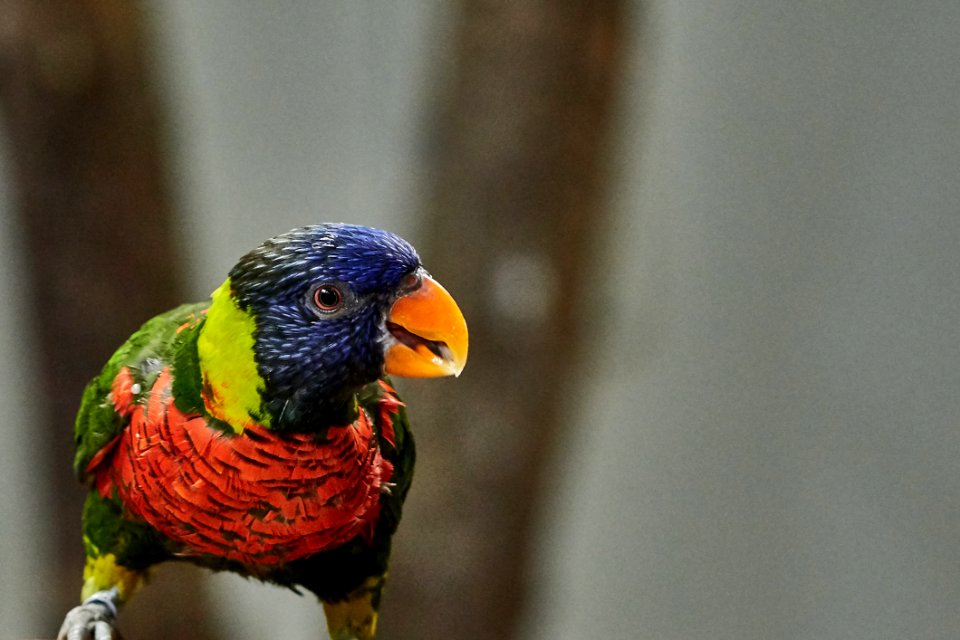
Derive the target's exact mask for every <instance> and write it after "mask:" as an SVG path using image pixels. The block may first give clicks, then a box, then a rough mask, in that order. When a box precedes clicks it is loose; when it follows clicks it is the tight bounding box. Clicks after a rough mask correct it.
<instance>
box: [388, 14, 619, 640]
mask: <svg viewBox="0 0 960 640" xmlns="http://www.w3.org/2000/svg"><path fill="white" fill-rule="evenodd" d="M624 5H625V3H623V2H618V1H617V0H564V1H562V2H543V1H540V0H466V1H465V2H463V3H462V15H461V16H460V22H459V27H458V29H459V31H458V33H457V38H456V44H455V46H456V51H455V54H454V55H455V56H456V61H455V63H454V65H455V67H454V69H453V77H452V78H451V82H450V85H449V86H448V87H447V90H448V91H447V93H446V94H443V95H442V96H441V97H442V102H441V104H442V110H441V112H440V113H439V114H438V119H437V124H436V126H435V129H436V131H437V134H436V135H437V138H436V140H434V141H433V142H434V149H435V154H436V156H435V162H436V166H435V170H434V173H433V180H434V190H433V194H432V200H431V201H430V202H429V203H428V204H429V207H428V217H427V220H426V223H425V228H426V242H423V243H421V244H422V249H423V251H422V253H423V257H424V259H425V263H426V264H427V265H428V267H429V268H430V269H431V270H432V271H433V272H434V273H436V274H438V276H440V279H441V280H442V281H443V282H444V284H445V285H448V286H449V288H450V289H451V291H453V292H454V294H455V295H456V297H457V298H458V300H459V301H460V302H461V303H462V307H463V309H464V312H465V315H466V317H467V320H468V323H469V325H470V330H471V347H470V348H471V353H470V362H469V364H468V366H467V369H466V371H465V373H464V375H463V377H462V378H461V379H460V380H457V381H441V382H438V383H436V384H433V383H432V384H430V385H418V386H416V387H412V386H410V387H408V388H405V393H406V395H407V396H408V397H409V398H410V406H411V407H412V411H413V418H414V420H415V423H414V432H415V434H416V436H417V443H418V448H419V456H418V469H417V480H416V482H415V488H414V491H413V496H412V498H411V500H410V503H409V507H408V511H407V513H408V516H407V522H406V525H407V526H406V528H404V527H401V532H400V537H399V538H398V541H397V547H398V548H397V553H396V556H395V562H394V566H395V571H394V572H393V574H392V575H393V576H394V577H393V578H392V583H391V585H390V588H389V593H388V594H387V597H386V598H385V607H386V609H385V611H384V624H383V637H384V638H387V639H389V638H411V639H413V638H417V639H420V640H422V639H425V638H457V639H458V640H471V639H486V638H498V639H503V638H508V637H510V636H511V635H512V634H513V633H514V631H515V624H516V622H517V618H518V613H519V612H520V611H521V609H522V607H523V605H524V602H525V596H526V593H527V590H528V581H527V576H526V571H525V568H526V565H525V563H526V561H527V560H526V558H527V551H528V547H529V545H530V542H531V537H530V529H531V524H533V522H534V521H535V519H536V515H537V510H538V503H539V501H540V497H541V494H542V491H544V490H548V488H549V486H550V484H551V483H550V482H549V480H548V479H547V478H544V471H545V469H544V463H545V460H546V459H547V455H546V454H548V453H549V452H550V450H551V447H552V446H553V443H554V442H555V441H556V440H557V439H558V438H561V437H562V436H563V434H564V432H565V429H566V428H567V425H566V422H565V419H564V416H563V415H562V414H561V407H562V406H563V405H564V404H566V403H567V402H568V398H569V397H570V396H571V395H575V390H574V389H572V388H571V385H570V380H571V369H572V366H573V365H574V363H575V361H576V359H577V352H578V350H579V344H580V339H579V338H580V330H581V328H582V323H584V322H588V321H589V316H588V313H587V311H586V310H585V309H583V308H582V307H581V306H580V305H579V304H578V300H580V299H581V298H582V296H581V294H582V293H583V292H584V291H585V290H586V288H587V287H589V286H590V283H589V282H586V281H584V277H583V274H584V273H585V272H586V271H587V270H586V269H585V268H584V266H585V265H586V264H589V263H590V262H591V261H592V260H594V252H595V251H596V247H595V246H594V241H593V240H594V237H595V232H596V231H597V230H598V228H599V227H602V225H603V212H604V198H603V195H604V185H605V184H606V178H607V176H606V173H607V172H606V156H607V148H608V142H609V140H608V133H609V130H610V115H611V106H612V103H613V97H614V93H615V89H616V88H617V82H618V80H619V77H620V62H621V49H622V45H623V42H622V40H623V33H622V30H621V25H622V24H623V23H624V18H625V16H624V11H625V7H624ZM418 407H428V408H427V409H423V411H422V412H421V411H419V410H418Z"/></svg>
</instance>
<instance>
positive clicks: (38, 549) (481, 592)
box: [0, 0, 960, 640]
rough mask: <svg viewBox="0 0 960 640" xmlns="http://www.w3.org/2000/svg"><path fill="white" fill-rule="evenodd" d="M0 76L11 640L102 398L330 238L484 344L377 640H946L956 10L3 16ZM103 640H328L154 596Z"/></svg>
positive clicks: (956, 196) (31, 618)
mask: <svg viewBox="0 0 960 640" xmlns="http://www.w3.org/2000/svg"><path fill="white" fill-rule="evenodd" d="M0 65H2V66H0V102H2V116H3V120H2V125H0V299H2V300H3V304H0V354H2V358H3V367H2V368H0V402H2V406H4V407H5V410H6V412H7V413H6V415H7V418H6V419H5V420H4V422H5V426H4V427H3V428H2V433H3V434H4V436H5V441H4V446H3V447H0V469H2V472H0V473H2V475H0V478H2V483H3V491H0V567H2V576H3V579H2V580H0V620H2V626H0V638H32V637H36V638H45V637H53V635H54V634H55V632H56V630H57V628H58V627H59V624H60V620H61V619H62V616H63V614H64V613H65V611H66V610H67V609H68V608H70V607H71V606H73V605H74V604H75V603H76V599H77V596H78V591H79V587H80V574H81V570H82V557H81V544H80V534H79V513H80V504H81V501H82V495H83V491H82V488H81V487H79V486H78V485H77V484H76V482H75V481H74V479H73V475H72V472H71V469H70V465H71V459H72V452H71V451H72V442H71V439H72V415H73V412H74V411H75V410H76V406H77V403H78V399H79V395H80V391H81V389H82V386H83V384H84V383H85V382H86V380H87V379H89V378H90V377H91V376H92V375H94V374H95V373H96V372H97V371H98V369H99V367H100V366H101V365H102V363H103V362H104V361H105V360H106V358H107V357H108V356H109V355H110V353H111V352H112V350H113V349H114V348H115V347H116V346H118V345H119V343H120V342H122V340H123V339H125V338H126V337H127V336H128V335H129V334H130V333H131V332H132V331H133V330H135V329H136V327H137V326H139V324H140V323H141V322H142V321H143V320H144V319H146V318H147V317H149V316H150V315H152V314H154V313H157V312H159V311H162V310H164V309H166V308H169V307H171V306H173V305H175V304H177V303H178V302H181V301H184V300H194V299H202V298H204V297H205V296H207V295H208V294H209V292H210V291H211V290H213V289H214V288H215V287H216V286H217V285H218V284H219V283H220V282H221V281H222V279H223V278H224V276H225V274H226V272H227V271H228V270H229V268H230V266H231V265H232V264H233V262H234V261H235V260H236V259H237V258H238V257H239V256H240V255H242V254H243V253H244V252H246V251H247V250H248V249H250V248H252V247H253V246H256V245H257V244H259V243H260V242H261V241H262V240H263V239H265V238H267V237H269V236H272V235H274V234H276V233H280V232H283V231H286V230H287V229H289V228H292V227H294V226H298V225H303V224H309V223H315V222H320V221H326V220H344V221H350V222H358V223H364V224H369V225H374V226H381V227H386V228H389V229H391V230H394V231H396V232H399V233H400V234H402V235H404V236H405V237H407V238H408V239H410V240H411V241H412V242H413V243H414V244H415V245H416V246H417V247H418V248H419V249H420V252H421V255H422V257H423V258H424V262H425V264H426V265H427V266H428V268H429V269H430V270H431V271H432V272H433V273H434V274H435V275H436V276H437V277H438V278H439V279H440V280H441V281H442V282H444V284H445V285H447V287H448V288H449V289H450V290H451V291H452V292H453V293H454V295H455V296H456V297H457V298H458V300H459V301H460V302H461V303H462V306H463V308H464V311H465V314H466V316H467V318H468V321H469V322H470V328H471V362H470V364H469V366H468V367H467V369H466V371H465V373H464V375H463V376H462V377H461V378H460V379H459V380H442V381H430V382H429V383H424V382H417V381H413V382H410V381H407V382H403V383H401V385H402V386H401V391H402V392H403V393H404V395H405V397H406V398H407V400H408V404H409V405H410V407H411V417H412V420H413V422H414V428H415V433H416V435H417V441H418V448H419V449H420V455H419V459H418V470H417V480H416V482H415V484H414V490H413V491H412V493H411V497H410V498H409V500H408V508H407V510H406V512H405V519H404V523H403V526H401V529H400V533H399V534H398V536H397V539H396V543H395V550H394V562H393V569H392V572H391V581H390V583H389V586H388V590H387V592H386V595H385V601H384V610H383V614H382V618H381V635H380V637H382V638H385V639H388V640H389V639H400V638H404V639H414V638H416V639H427V638H445V639H449V638H457V639H466V640H470V639H487V638H491V639H492V638H500V639H502V638H517V639H528V640H558V639H564V638H570V639H573V638H583V637H598V638H600V637H602V638H605V639H606V638H610V639H613V638H658V639H659V638H676V639H686V638H729V639H744V638H751V639H752V638H757V639H762V638H790V639H811V640H812V639H822V638H863V639H878V638H891V639H893V638H897V639H899V638H930V639H933V638H956V637H960V606H958V601H960V497H958V496H960V4H958V3H956V2H954V1H953V0H917V1H915V2H912V3H894V2H866V1H850V2H839V3H836V2H794V3H778V2H772V1H769V0H768V1H766V2H764V1H761V0H730V1H729V2H723V3H704V2H695V1H692V0H650V1H648V2H642V3H641V2H635V1H630V0H594V1H590V0H563V1H562V2H555V3H548V2H543V1H542V0H540V1H537V0H514V1H507V0H499V1H496V0H461V1H459V2H441V1H440V0H423V1H421V2H411V3H374V2H352V3H345V2H331V1H324V2H295V1H292V0H284V1H283V2H274V3H254V2H229V1H227V0H204V2H189V1H187V0H164V1H160V0H149V1H144V2H140V3H129V2H121V1H120V0H56V1H53V0H51V1H48V2H40V1H39V0H32V1H31V0H0ZM120 628H121V629H122V630H123V631H124V632H125V634H126V635H127V637H129V638H131V639H132V640H144V639H151V638H192V639H201V640H206V639H210V640H214V639H219V638H235V639H246V638H249V639H253V638H261V637H282V638H292V639H300V638H302V639H307V638H324V637H326V635H325V624H324V622H323V617H322V613H321V611H320V607H319V606H317V605H316V604H315V603H314V602H313V601H312V599H310V598H302V597H299V596H297V595H296V594H293V593H290V592H287V591H283V590H280V589H277V588H273V587H269V586H263V585H259V584H256V583H253V582H248V581H245V580H243V579H240V578H237V577H235V576H232V575H216V576H213V575H211V574H208V573H206V572H203V571H200V570H196V569H193V568H190V567H180V566H164V567H162V568H161V569H159V570H158V571H157V574H156V578H155V580H154V581H153V583H152V584H151V585H150V586H149V587H148V588H146V589H144V590H143V592H142V593H141V594H140V595H139V596H138V597H137V598H136V599H134V600H133V602H132V603H131V604H130V605H129V607H128V609H127V610H126V611H125V612H124V615H123V616H122V617H121V623H120Z"/></svg>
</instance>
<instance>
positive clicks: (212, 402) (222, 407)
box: [197, 278, 270, 433]
mask: <svg viewBox="0 0 960 640" xmlns="http://www.w3.org/2000/svg"><path fill="white" fill-rule="evenodd" d="M255 330H256V323H255V322H254V319H253V317H252V316H251V315H250V314H248V313H246V312H245V311H243V310H242V309H240V307H238V306H237V303H236V301H235V300H234V298H233V296H231V295H230V279H229V278H227V280H226V281H225V282H224V283H223V284H222V285H220V287H219V288H218V289H217V290H216V291H214V292H213V295H212V296H211V303H210V309H209V310H208V311H207V317H206V319H205V320H204V323H203V328H202V329H201V331H200V337H199V338H198V340H197V350H198V354H199V356H200V369H201V371H202V372H203V401H204V404H205V405H206V408H207V411H208V412H209V413H210V415H212V416H214V417H215V418H217V419H219V420H223V421H224V422H226V423H228V424H229V425H230V426H231V427H233V430H234V431H235V432H237V433H240V432H242V431H243V429H244V428H245V427H246V426H247V425H250V424H261V425H263V426H266V427H269V426H270V416H269V415H267V414H266V412H265V411H263V408H262V398H261V392H262V391H263V389H264V382H263V379H262V378H261V377H260V374H259V372H258V371H257V363H256V360H255V359H254V350H253V345H254V340H253V336H254V331H255Z"/></svg>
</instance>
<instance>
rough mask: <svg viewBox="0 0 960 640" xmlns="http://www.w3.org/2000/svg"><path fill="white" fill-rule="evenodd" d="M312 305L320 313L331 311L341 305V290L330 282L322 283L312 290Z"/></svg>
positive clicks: (336, 309)
mask: <svg viewBox="0 0 960 640" xmlns="http://www.w3.org/2000/svg"><path fill="white" fill-rule="evenodd" d="M313 305H314V306H315V307H316V308H317V310H318V311H320V312H321V313H333V312H334V311H338V310H339V309H340V307H342V306H343V292H342V291H340V288H339V287H337V286H334V285H332V284H322V285H320V286H319V287H317V288H316V289H314V290H313Z"/></svg>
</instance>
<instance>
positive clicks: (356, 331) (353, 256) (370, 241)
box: [230, 224, 420, 428]
mask: <svg viewBox="0 0 960 640" xmlns="http://www.w3.org/2000/svg"><path fill="white" fill-rule="evenodd" d="M419 268H420V259H419V257H418V256H417V253H416V251H415V250H414V249H413V247H411V246H410V244H409V243H407V242H406V241H405V240H403V239H402V238H400V237H398V236H396V235H394V234H392V233H389V232H386V231H382V230H379V229H372V228H370V227H362V226H356V225H347V224H322V225H315V226H309V227H302V228H299V229H294V230H293V231H290V232H288V233H285V234H283V235H280V236H277V237H275V238H271V239H270V240H268V241H266V242H265V243H263V244H262V245H260V246H259V247H257V248H256V249H254V250H253V251H251V252H250V253H248V254H247V255H245V256H244V257H243V258H241V259H240V261H239V262H238V263H237V265H236V266H235V267H234V268H233V269H232V270H231V272H230V282H231V285H232V296H233V298H234V299H235V300H236V302H237V305H238V306H239V307H240V308H241V309H242V310H244V311H246V312H247V313H249V314H250V315H251V316H252V317H253V319H254V322H255V325H256V332H255V335H254V354H255V359H256V362H257V367H258V370H259V373H260V376H261V378H263V380H264V383H265V386H266V388H265V389H264V390H263V392H262V396H263V400H264V408H265V409H266V410H267V411H268V412H269V413H270V414H271V415H272V416H273V419H274V423H275V426H276V427H278V428H285V426H286V427H287V428H292V427H297V426H302V425H301V423H304V422H305V421H317V420H321V416H326V415H330V414H331V412H334V413H335V412H336V410H337V409H338V408H342V405H344V404H345V403H346V402H347V399H348V398H349V397H350V396H351V395H352V394H353V393H354V392H355V391H356V390H357V389H358V388H359V387H360V386H362V385H364V384H367V383H369V382H372V381H374V380H375V379H376V378H377V377H378V376H380V375H381V374H382V371H383V363H384V350H383V340H384V337H385V336H384V318H385V316H386V314H387V312H388V310H389V308H390V305H391V304H392V303H393V301H394V300H396V298H397V297H398V296H399V295H400V294H401V293H402V290H403V286H404V282H406V281H407V280H405V278H407V277H408V276H410V275H411V274H414V273H416V272H417V270H418V269H419Z"/></svg>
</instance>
